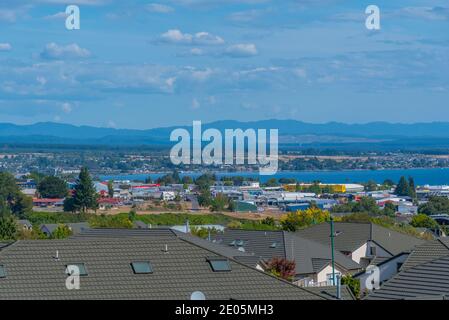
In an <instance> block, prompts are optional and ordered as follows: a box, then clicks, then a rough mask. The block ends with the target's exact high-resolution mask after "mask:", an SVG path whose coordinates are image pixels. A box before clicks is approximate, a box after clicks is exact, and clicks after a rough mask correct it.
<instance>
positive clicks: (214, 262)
mask: <svg viewBox="0 0 449 320" xmlns="http://www.w3.org/2000/svg"><path fill="white" fill-rule="evenodd" d="M207 261H208V262H209V264H210V267H211V268H212V271H214V272H227V271H231V270H232V269H231V264H230V263H229V260H228V259H226V258H220V257H216V258H207Z"/></svg>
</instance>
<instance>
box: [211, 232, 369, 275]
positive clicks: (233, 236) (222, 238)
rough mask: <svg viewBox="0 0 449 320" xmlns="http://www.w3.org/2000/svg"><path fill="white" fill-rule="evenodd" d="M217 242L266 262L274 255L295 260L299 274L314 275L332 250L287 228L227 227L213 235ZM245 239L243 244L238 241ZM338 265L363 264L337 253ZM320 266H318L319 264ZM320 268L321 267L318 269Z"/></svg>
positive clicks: (347, 266) (354, 267) (327, 259)
mask: <svg viewBox="0 0 449 320" xmlns="http://www.w3.org/2000/svg"><path fill="white" fill-rule="evenodd" d="M213 239H214V240H215V242H216V243H218V244H221V245H223V246H227V247H242V248H244V249H245V252H247V253H250V254H253V255H254V256H258V257H260V258H261V259H263V260H264V261H268V260H270V259H272V258H274V257H280V258H286V259H288V260H293V261H295V262H296V274H298V275H299V274H314V273H316V272H317V271H320V270H321V269H322V268H323V267H324V266H325V265H327V264H329V263H330V261H331V256H332V255H331V249H330V247H329V246H325V245H323V244H320V243H318V242H314V241H311V240H307V239H304V238H301V237H299V236H297V235H296V234H294V233H289V232H285V231H257V230H239V229H226V230H225V232H224V233H218V234H216V235H214V236H213ZM239 241H242V243H240V244H242V245H241V246H238V242H239ZM233 243H235V245H231V244H233ZM274 244H276V245H275V246H274ZM335 261H336V264H337V265H339V266H340V267H341V268H343V269H345V270H348V271H349V270H358V269H360V266H359V265H358V264H357V263H356V262H354V261H353V260H351V259H350V258H348V257H346V256H344V255H343V254H341V253H340V252H338V251H336V252H335ZM318 265H319V266H318ZM318 268H320V270H317V269H318Z"/></svg>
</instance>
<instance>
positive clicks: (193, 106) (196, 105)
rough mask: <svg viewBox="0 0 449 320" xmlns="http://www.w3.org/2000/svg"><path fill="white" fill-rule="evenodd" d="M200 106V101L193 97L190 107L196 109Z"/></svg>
mask: <svg viewBox="0 0 449 320" xmlns="http://www.w3.org/2000/svg"><path fill="white" fill-rule="evenodd" d="M200 107H201V104H200V102H199V101H198V99H197V98H194V99H193V100H192V109H193V110H197V109H199V108H200Z"/></svg>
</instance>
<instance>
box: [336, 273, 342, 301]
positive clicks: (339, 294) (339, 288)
mask: <svg viewBox="0 0 449 320" xmlns="http://www.w3.org/2000/svg"><path fill="white" fill-rule="evenodd" d="M336 277H337V299H338V300H341V275H340V274H337V275H336Z"/></svg>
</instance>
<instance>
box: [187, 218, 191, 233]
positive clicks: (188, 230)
mask: <svg viewBox="0 0 449 320" xmlns="http://www.w3.org/2000/svg"><path fill="white" fill-rule="evenodd" d="M186 233H190V226H189V219H187V220H186Z"/></svg>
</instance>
